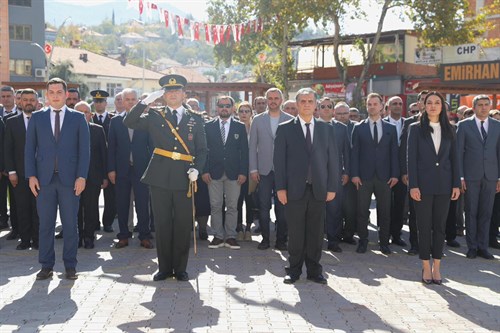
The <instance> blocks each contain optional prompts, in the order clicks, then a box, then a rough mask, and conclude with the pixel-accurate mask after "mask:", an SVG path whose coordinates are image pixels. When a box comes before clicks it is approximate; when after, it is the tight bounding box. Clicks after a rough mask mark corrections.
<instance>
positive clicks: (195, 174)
mask: <svg viewBox="0 0 500 333" xmlns="http://www.w3.org/2000/svg"><path fill="white" fill-rule="evenodd" d="M187 174H188V177H189V180H190V181H192V182H195V181H196V180H198V174H199V172H198V170H196V169H195V168H190V169H189V170H188V172H187Z"/></svg>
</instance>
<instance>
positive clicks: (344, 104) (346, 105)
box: [333, 102, 349, 110]
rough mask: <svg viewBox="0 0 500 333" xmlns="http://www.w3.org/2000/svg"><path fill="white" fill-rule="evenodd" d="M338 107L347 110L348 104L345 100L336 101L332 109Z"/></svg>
mask: <svg viewBox="0 0 500 333" xmlns="http://www.w3.org/2000/svg"><path fill="white" fill-rule="evenodd" d="M340 108H346V109H347V110H349V104H347V103H346V102H338V103H337V104H335V107H334V108H333V109H334V110H337V109H340Z"/></svg>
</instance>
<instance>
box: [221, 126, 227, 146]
mask: <svg viewBox="0 0 500 333" xmlns="http://www.w3.org/2000/svg"><path fill="white" fill-rule="evenodd" d="M226 123H227V120H222V121H221V127H220V137H221V139H222V144H223V145H225V144H226Z"/></svg>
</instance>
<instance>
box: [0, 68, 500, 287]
mask: <svg viewBox="0 0 500 333" xmlns="http://www.w3.org/2000/svg"><path fill="white" fill-rule="evenodd" d="M159 84H160V86H161V89H160V90H159V91H155V92H153V93H151V94H144V95H143V96H138V95H137V92H136V91H135V90H133V89H129V88H127V89H124V90H123V91H122V92H120V93H118V94H116V96H115V99H114V104H115V111H114V112H113V113H110V112H108V111H106V110H107V98H108V97H109V94H108V93H107V92H106V91H103V90H94V91H92V92H91V96H92V105H89V104H88V103H86V102H84V101H81V100H80V94H79V92H78V90H76V89H68V88H67V85H66V82H64V81H63V80H61V79H57V78H55V79H51V80H50V81H49V82H48V83H47V92H46V106H45V107H43V105H40V102H39V96H38V94H37V92H36V91H35V90H33V89H22V90H18V91H14V89H13V88H12V87H8V86H6V87H2V88H1V95H0V98H1V102H2V104H3V105H2V106H1V107H0V111H1V117H0V120H1V124H0V125H1V126H0V139H1V140H2V141H3V142H2V144H1V145H0V148H1V149H3V151H2V152H0V168H1V170H3V172H2V177H1V179H0V229H7V228H11V231H10V232H9V233H8V235H7V236H6V239H7V240H20V241H19V242H18V243H17V245H16V246H17V247H16V248H17V249H18V250H27V249H29V248H32V249H37V250H38V252H39V262H40V264H41V270H40V272H39V273H38V274H37V279H39V280H43V279H47V278H49V277H51V276H52V275H53V267H54V264H55V251H54V238H56V239H61V238H62V239H63V241H64V247H63V261H64V266H65V269H66V277H67V278H68V279H76V278H77V274H76V265H77V249H78V248H80V247H81V248H85V249H92V248H94V246H95V244H94V242H95V232H96V231H98V230H101V229H102V231H104V232H108V233H112V232H114V228H113V222H114V219H115V217H116V216H117V217H118V225H117V227H118V233H117V235H116V239H117V241H116V242H115V243H114V247H115V248H116V249H121V248H124V247H126V246H128V245H129V242H130V240H131V238H133V235H134V232H136V233H137V238H138V239H139V244H140V246H141V247H143V248H145V249H153V248H156V251H157V255H158V272H157V273H156V274H155V275H154V276H153V280H155V281H160V280H165V279H167V278H176V279H177V280H179V281H187V280H189V275H188V273H187V272H186V269H187V264H188V257H189V248H190V241H191V232H192V231H193V224H194V221H193V219H194V220H196V222H197V228H198V229H197V235H196V236H197V237H198V239H199V240H200V241H206V240H208V238H209V232H208V229H207V225H208V222H209V221H210V230H211V235H212V238H211V239H210V241H209V243H208V245H207V246H208V247H209V248H211V249H218V248H222V247H226V248H229V249H234V250H236V249H239V248H240V242H245V241H251V240H252V234H256V233H260V234H261V236H262V238H261V241H260V243H259V244H258V246H257V248H258V249H259V250H266V249H268V248H270V247H271V245H273V246H274V248H275V249H276V250H279V251H288V254H289V264H290V265H289V266H288V267H286V276H285V278H284V283H286V284H292V283H294V282H295V281H297V280H298V279H299V278H300V275H301V274H302V268H303V266H304V264H305V266H306V271H307V279H309V280H311V281H313V282H316V283H326V279H325V278H324V276H323V274H322V266H321V264H320V260H321V253H322V251H323V241H324V240H325V239H326V241H327V250H329V251H332V252H334V253H341V252H342V251H343V250H342V248H341V244H342V243H348V244H352V245H357V248H356V252H357V253H360V254H362V253H365V252H367V250H368V245H369V242H368V239H369V237H368V236H369V231H368V225H369V223H370V206H371V201H372V196H373V195H374V196H375V198H376V203H377V205H376V214H377V218H376V224H377V225H376V230H377V231H378V240H379V243H378V249H379V250H380V252H381V253H382V254H384V255H387V256H388V255H390V254H391V253H392V250H391V246H392V245H396V246H401V247H406V246H407V243H406V241H405V240H404V239H403V238H402V228H403V225H404V224H405V223H408V225H409V243H410V248H409V249H408V251H407V253H408V255H418V256H419V258H420V259H421V261H422V276H421V279H422V282H423V283H425V284H430V283H434V284H441V283H442V280H443V277H442V276H441V271H440V265H441V258H442V254H443V248H444V246H445V244H446V245H447V246H449V247H460V246H461V245H460V243H459V242H458V241H457V240H456V237H457V236H464V235H465V239H466V244H467V248H468V251H467V254H466V256H467V258H469V259H474V258H476V257H477V256H480V257H482V258H485V259H489V260H491V259H494V257H493V255H492V254H491V253H490V252H489V250H488V248H489V247H491V248H495V249H499V248H500V244H499V243H498V241H497V237H498V228H499V225H498V224H499V221H500V122H499V121H498V120H499V119H500V111H498V110H496V109H494V108H493V107H492V102H491V100H490V98H489V97H488V96H486V95H478V96H476V97H475V98H474V100H473V107H472V108H468V107H467V106H461V107H459V108H458V109H457V110H456V112H452V111H451V110H450V108H449V105H448V103H447V102H446V101H445V99H444V98H443V96H442V95H441V94H440V93H439V92H435V91H431V92H429V91H422V92H420V93H419V95H418V99H417V102H416V103H412V104H411V105H410V106H409V107H408V110H407V112H406V115H407V116H408V117H407V118H405V117H403V114H404V109H405V108H404V104H403V100H402V99H401V98H400V97H398V96H393V97H390V98H388V99H387V100H386V101H385V100H384V98H383V97H382V96H381V95H379V94H377V93H370V94H369V95H368V96H367V97H366V109H367V115H368V117H367V118H366V119H362V117H361V114H360V112H359V110H358V109H356V108H351V107H350V106H349V105H348V104H347V103H346V102H344V101H339V102H336V101H334V100H333V99H331V98H329V97H323V98H320V99H318V98H317V96H316V94H315V92H314V91H313V90H311V89H309V88H304V89H301V90H299V91H298V92H297V95H296V98H295V100H287V101H284V100H283V94H282V92H281V91H280V90H279V89H277V88H271V89H269V90H268V91H267V92H266V93H265V96H259V97H256V98H254V100H253V103H249V102H241V103H236V102H235V100H234V99H233V98H232V97H231V96H227V95H220V96H218V97H217V102H216V115H214V116H213V117H211V116H209V115H207V113H206V112H202V110H201V109H200V102H199V101H198V100H196V99H194V98H189V99H186V92H185V86H186V84H187V81H186V79H185V78H184V77H182V76H180V75H166V76H164V77H162V78H161V79H160V82H159ZM35 111H36V112H35ZM101 191H102V192H103V195H104V212H103V214H102V216H99V196H100V193H101ZM7 193H9V195H8V196H7ZM7 198H8V199H7ZM7 200H9V206H10V216H9V215H8V213H7V211H8V210H7ZM243 203H244V205H243ZM134 207H135V214H134ZM273 207H274V215H275V217H276V220H275V223H274V225H275V227H274V229H275V231H276V233H275V234H276V238H275V239H271V236H272V235H273V233H272V232H271V230H272V229H273V228H272V225H273V223H272V221H271V214H270V211H271V209H272V208H273ZM58 209H59V215H60V218H61V224H62V231H61V232H60V233H58V234H57V235H55V225H56V216H57V210H58ZM244 210H245V211H244ZM134 215H135V216H136V219H135V220H137V224H136V225H135V226H134V224H133V221H134ZM9 220H10V226H9V224H8V221H9ZM100 221H102V223H101V222H100ZM254 222H255V224H256V225H255V226H254V228H253V229H252V224H253V223H254ZM153 232H154V233H155V234H154V237H153ZM356 236H357V237H356ZM202 244H204V243H203V242H200V243H199V246H200V245H202Z"/></svg>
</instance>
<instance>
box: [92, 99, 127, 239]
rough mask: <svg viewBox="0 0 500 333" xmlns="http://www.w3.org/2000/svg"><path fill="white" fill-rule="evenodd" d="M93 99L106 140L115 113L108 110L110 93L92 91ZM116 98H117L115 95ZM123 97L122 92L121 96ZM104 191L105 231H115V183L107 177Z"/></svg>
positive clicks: (95, 120)
mask: <svg viewBox="0 0 500 333" xmlns="http://www.w3.org/2000/svg"><path fill="white" fill-rule="evenodd" d="M90 95H91V96H92V100H93V102H94V109H95V114H94V116H93V117H92V121H93V122H94V124H97V125H100V126H102V127H103V128H104V133H105V134H106V140H107V138H108V135H109V124H110V123H111V118H113V115H112V114H110V113H109V112H108V111H106V106H107V105H108V103H107V98H108V97H109V94H108V92H107V91H104V90H93V91H91V92H90ZM115 98H117V97H116V96H115ZM119 98H122V96H121V94H120V97H119ZM103 193H104V211H103V213H102V224H103V230H104V231H105V232H113V221H114V220H115V216H116V199H115V185H113V184H111V183H110V182H109V180H108V179H107V178H106V180H105V182H104V183H103Z"/></svg>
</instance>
